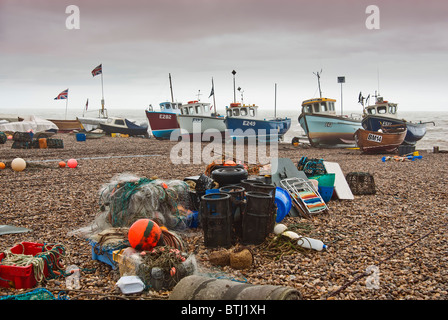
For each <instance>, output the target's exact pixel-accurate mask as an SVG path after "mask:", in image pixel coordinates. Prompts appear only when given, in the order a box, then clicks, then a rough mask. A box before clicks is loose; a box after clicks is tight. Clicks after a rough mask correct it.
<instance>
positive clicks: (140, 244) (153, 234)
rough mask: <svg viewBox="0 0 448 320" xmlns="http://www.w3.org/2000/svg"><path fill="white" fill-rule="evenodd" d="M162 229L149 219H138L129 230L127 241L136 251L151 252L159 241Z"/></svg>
mask: <svg viewBox="0 0 448 320" xmlns="http://www.w3.org/2000/svg"><path fill="white" fill-rule="evenodd" d="M161 235H162V229H160V227H159V225H158V224H157V223H155V222H154V221H152V220H151V219H139V220H137V221H135V222H134V223H133V224H132V226H131V227H130V228H129V232H128V240H129V244H130V245H131V247H133V248H134V249H136V250H145V251H147V250H151V249H152V248H154V247H155V246H156V245H157V243H158V242H159V240H160V237H161Z"/></svg>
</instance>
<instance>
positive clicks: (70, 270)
mask: <svg viewBox="0 0 448 320" xmlns="http://www.w3.org/2000/svg"><path fill="white" fill-rule="evenodd" d="M65 272H66V273H67V274H70V275H69V276H67V278H65V286H66V288H67V289H69V290H73V289H77V290H78V289H81V284H80V283H79V278H80V276H81V271H80V269H79V267H78V266H76V265H74V264H72V265H70V266H68V267H67V269H65Z"/></svg>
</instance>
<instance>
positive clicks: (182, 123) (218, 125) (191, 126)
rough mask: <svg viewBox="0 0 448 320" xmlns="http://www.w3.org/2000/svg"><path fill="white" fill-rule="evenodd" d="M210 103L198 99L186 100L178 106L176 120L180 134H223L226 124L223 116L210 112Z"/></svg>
mask: <svg viewBox="0 0 448 320" xmlns="http://www.w3.org/2000/svg"><path fill="white" fill-rule="evenodd" d="M211 109H212V107H211V105H210V103H205V102H200V101H198V100H195V101H188V103H187V104H183V105H182V106H181V108H180V112H181V113H180V114H179V115H177V121H178V123H179V127H180V129H181V130H180V133H181V135H182V136H189V137H190V138H192V137H194V136H198V135H199V136H200V137H201V138H202V136H203V134H204V133H210V134H216V133H217V132H218V133H219V134H221V136H222V137H224V136H225V132H226V125H225V123H224V119H225V117H224V116H221V115H218V114H216V113H215V112H213V113H212V112H211Z"/></svg>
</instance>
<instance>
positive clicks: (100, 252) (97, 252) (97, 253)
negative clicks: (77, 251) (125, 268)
mask: <svg viewBox="0 0 448 320" xmlns="http://www.w3.org/2000/svg"><path fill="white" fill-rule="evenodd" d="M89 242H90V245H91V246H92V260H98V261H101V262H104V263H107V264H108V265H110V266H111V267H112V268H113V269H116V268H117V264H116V262H115V261H114V259H113V252H114V250H115V249H111V250H105V249H104V248H102V247H101V246H100V245H99V244H97V243H96V242H94V241H89Z"/></svg>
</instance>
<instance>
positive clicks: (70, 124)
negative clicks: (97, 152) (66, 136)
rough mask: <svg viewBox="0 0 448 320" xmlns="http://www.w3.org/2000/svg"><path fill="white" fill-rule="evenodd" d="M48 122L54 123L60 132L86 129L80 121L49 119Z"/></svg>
mask: <svg viewBox="0 0 448 320" xmlns="http://www.w3.org/2000/svg"><path fill="white" fill-rule="evenodd" d="M48 121H51V122H53V123H54V124H55V125H56V126H57V127H58V132H72V131H80V130H82V129H84V127H83V126H82V124H81V122H79V120H78V119H70V120H58V119H48Z"/></svg>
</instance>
